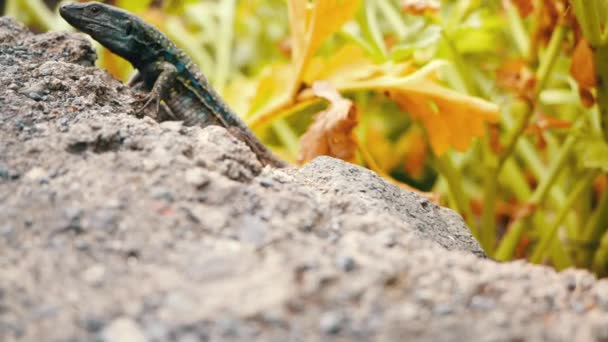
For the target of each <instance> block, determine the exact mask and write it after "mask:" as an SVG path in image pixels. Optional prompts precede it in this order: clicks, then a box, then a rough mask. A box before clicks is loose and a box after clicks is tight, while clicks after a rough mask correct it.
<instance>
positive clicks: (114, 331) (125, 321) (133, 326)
mask: <svg viewBox="0 0 608 342" xmlns="http://www.w3.org/2000/svg"><path fill="white" fill-rule="evenodd" d="M101 340H102V341H107V342H110V341H111V342H146V341H148V339H147V338H146V336H145V335H144V333H143V331H142V330H141V328H140V327H139V325H138V324H137V322H135V321H134V320H132V319H131V318H128V317H121V318H117V319H115V320H113V321H112V323H110V325H108V326H107V327H106V328H105V329H103V331H102V332H101Z"/></svg>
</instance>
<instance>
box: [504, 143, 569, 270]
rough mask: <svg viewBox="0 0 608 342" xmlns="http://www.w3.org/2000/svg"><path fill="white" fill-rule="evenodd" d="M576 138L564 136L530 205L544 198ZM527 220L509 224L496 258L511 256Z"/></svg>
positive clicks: (505, 258) (508, 258)
mask: <svg viewBox="0 0 608 342" xmlns="http://www.w3.org/2000/svg"><path fill="white" fill-rule="evenodd" d="M576 140H577V138H576V137H575V136H574V135H569V136H568V138H566V141H565V142H564V145H563V146H562V148H561V150H560V153H559V154H558V155H557V156H556V158H555V159H554V160H553V163H552V164H551V166H550V167H549V170H548V173H547V176H546V177H545V178H543V179H542V181H541V183H540V184H539V185H538V187H537V188H536V189H535V190H534V193H533V194H532V197H531V198H530V204H531V205H532V206H537V205H539V204H540V203H542V202H543V201H544V200H545V198H546V196H547V194H548V193H549V190H550V189H551V187H552V186H553V184H554V183H555V182H556V180H557V176H559V173H560V172H561V171H562V169H563V168H564V165H565V164H566V163H567V162H568V157H569V156H570V155H571V153H572V149H573V148H574V144H575V143H576ZM528 221H529V220H528V217H525V218H523V219H519V220H516V221H515V222H513V223H512V224H511V227H510V229H509V231H508V232H507V234H506V235H505V237H504V238H503V241H501V243H500V245H499V246H498V249H497V250H496V253H495V255H494V257H495V258H496V259H497V260H501V261H506V260H510V259H511V258H512V256H513V253H514V252H515V248H516V247H517V243H518V242H519V239H520V238H521V235H522V234H523V232H524V228H525V226H526V225H527V223H528Z"/></svg>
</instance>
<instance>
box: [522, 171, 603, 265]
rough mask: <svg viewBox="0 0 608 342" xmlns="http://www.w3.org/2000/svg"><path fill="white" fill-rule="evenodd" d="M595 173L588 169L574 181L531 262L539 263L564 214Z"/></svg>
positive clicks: (561, 222)
mask: <svg viewBox="0 0 608 342" xmlns="http://www.w3.org/2000/svg"><path fill="white" fill-rule="evenodd" d="M596 175H597V172H595V171H590V172H588V173H587V174H586V175H585V176H583V177H582V178H581V179H580V180H578V181H577V182H576V185H575V186H574V189H573V190H572V192H570V194H569V195H568V198H567V199H566V204H565V205H564V207H563V208H561V210H560V211H559V213H558V215H557V217H556V218H555V221H554V222H553V224H552V225H551V226H550V227H549V228H548V229H547V230H545V234H544V235H543V236H542V238H541V240H540V243H539V244H538V247H537V248H536V249H535V250H534V253H533V254H532V257H531V258H530V261H531V262H533V263H540V262H541V261H542V259H543V257H544V255H545V254H546V252H547V249H548V247H549V246H550V245H551V243H552V242H553V239H554V238H555V235H556V234H557V231H558V229H559V227H560V226H561V225H562V224H563V221H564V219H565V218H566V216H567V215H568V214H569V213H570V212H571V210H572V206H573V205H574V204H575V203H576V201H577V200H578V198H579V197H580V196H581V195H582V194H584V193H585V190H587V188H588V187H589V186H590V185H591V182H593V179H594V178H595V176H596Z"/></svg>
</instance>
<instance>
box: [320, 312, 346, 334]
mask: <svg viewBox="0 0 608 342" xmlns="http://www.w3.org/2000/svg"><path fill="white" fill-rule="evenodd" d="M345 323H346V317H344V314H343V313H341V312H338V311H330V312H326V313H324V314H323V316H321V321H320V327H321V331H323V332H324V333H326V334H328V335H336V334H338V333H339V332H340V331H341V330H342V329H343V327H344V324H345Z"/></svg>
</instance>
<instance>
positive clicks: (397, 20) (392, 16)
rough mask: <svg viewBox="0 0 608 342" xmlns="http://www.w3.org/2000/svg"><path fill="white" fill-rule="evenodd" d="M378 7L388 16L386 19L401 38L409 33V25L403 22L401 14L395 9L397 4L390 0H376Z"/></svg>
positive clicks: (385, 16)
mask: <svg viewBox="0 0 608 342" xmlns="http://www.w3.org/2000/svg"><path fill="white" fill-rule="evenodd" d="M376 2H377V4H378V9H379V10H380V12H382V14H383V15H384V18H386V21H387V22H388V23H389V24H390V25H391V28H392V29H393V31H394V32H395V33H396V34H397V37H398V38H399V39H403V38H404V37H405V36H406V35H407V32H408V30H407V26H406V25H405V23H404V22H403V19H402V18H401V15H400V14H399V12H397V10H396V9H395V6H393V4H392V3H391V2H390V1H389V0H376Z"/></svg>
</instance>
